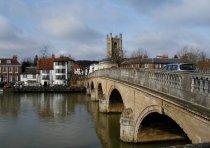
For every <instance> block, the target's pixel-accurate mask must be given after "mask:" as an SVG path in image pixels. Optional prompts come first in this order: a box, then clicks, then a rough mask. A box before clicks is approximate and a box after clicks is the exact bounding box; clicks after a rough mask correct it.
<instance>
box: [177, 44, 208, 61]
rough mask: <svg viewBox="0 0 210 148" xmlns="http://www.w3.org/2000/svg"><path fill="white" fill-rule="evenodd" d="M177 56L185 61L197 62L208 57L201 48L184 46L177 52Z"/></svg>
mask: <svg viewBox="0 0 210 148" xmlns="http://www.w3.org/2000/svg"><path fill="white" fill-rule="evenodd" d="M177 56H178V57H179V58H180V59H182V60H183V61H184V62H192V63H197V62H199V61H205V60H206V59H207V57H206V53H205V52H204V51H202V50H200V49H194V48H190V47H187V46H185V47H183V48H182V49H180V50H179V51H178V53H177Z"/></svg>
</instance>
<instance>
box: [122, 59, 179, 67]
mask: <svg viewBox="0 0 210 148" xmlns="http://www.w3.org/2000/svg"><path fill="white" fill-rule="evenodd" d="M182 62H183V61H182V60H181V59H177V58H171V59H170V58H166V57H160V56H158V57H157V58H142V59H138V58H130V59H127V60H125V61H124V62H123V63H122V67H126V68H152V69H160V68H163V67H164V66H165V65H167V64H171V63H182Z"/></svg>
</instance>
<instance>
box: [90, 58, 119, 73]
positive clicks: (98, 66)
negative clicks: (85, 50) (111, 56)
mask: <svg viewBox="0 0 210 148" xmlns="http://www.w3.org/2000/svg"><path fill="white" fill-rule="evenodd" d="M114 67H118V66H117V64H115V63H113V62H111V61H108V60H106V59H105V60H102V61H100V62H99V63H98V64H91V65H90V67H89V73H92V72H94V71H96V70H100V69H105V68H114Z"/></svg>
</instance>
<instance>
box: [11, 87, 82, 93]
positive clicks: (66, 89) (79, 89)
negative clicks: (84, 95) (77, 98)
mask: <svg viewBox="0 0 210 148" xmlns="http://www.w3.org/2000/svg"><path fill="white" fill-rule="evenodd" d="M13 91H14V92H15V93H42V92H44V93H61V92H62V93H69V92H71V93H76V92H79V93H81V92H86V88H85V87H82V86H68V87H67V86H52V87H50V86H47V87H44V86H23V87H15V88H13Z"/></svg>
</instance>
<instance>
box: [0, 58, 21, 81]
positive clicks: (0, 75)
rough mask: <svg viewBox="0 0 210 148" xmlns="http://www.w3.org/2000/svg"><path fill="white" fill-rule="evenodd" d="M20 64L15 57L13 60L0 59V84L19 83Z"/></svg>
mask: <svg viewBox="0 0 210 148" xmlns="http://www.w3.org/2000/svg"><path fill="white" fill-rule="evenodd" d="M20 73H21V64H20V63H19V62H18V60H17V56H16V55H14V56H13V58H0V82H15V81H20Z"/></svg>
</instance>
